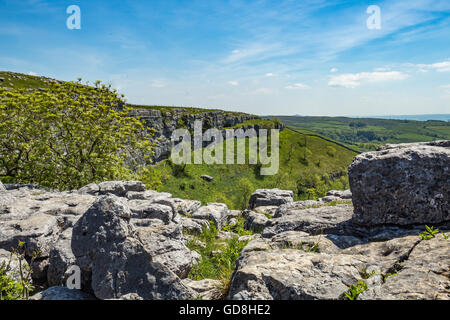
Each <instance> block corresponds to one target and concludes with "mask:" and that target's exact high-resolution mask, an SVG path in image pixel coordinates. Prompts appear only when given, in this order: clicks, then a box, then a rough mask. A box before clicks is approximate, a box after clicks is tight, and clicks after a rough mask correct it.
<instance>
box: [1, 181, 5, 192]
mask: <svg viewBox="0 0 450 320" xmlns="http://www.w3.org/2000/svg"><path fill="white" fill-rule="evenodd" d="M0 191H6V188H5V186H4V185H3V183H2V182H1V181H0Z"/></svg>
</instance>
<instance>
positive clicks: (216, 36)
mask: <svg viewBox="0 0 450 320" xmlns="http://www.w3.org/2000/svg"><path fill="white" fill-rule="evenodd" d="M70 5H78V6H79V7H80V9H81V29H80V30H69V29H68V28H67V27H66V20H67V18H68V17H69V15H68V14H67V13H66V9H67V7H68V6H70ZM369 5H377V6H379V8H380V9H381V29H375V30H374V29H369V28H367V25H366V21H367V19H368V18H369V17H370V14H368V13H367V12H366V10H367V8H368V6H369ZM0 70H8V71H16V72H22V73H31V74H38V75H45V76H49V77H54V78H57V79H62V80H75V79H77V78H78V77H82V78H83V79H85V80H89V81H91V82H92V81H95V80H102V81H104V82H107V83H111V84H112V85H113V86H114V87H116V88H117V89H119V91H121V92H122V93H124V94H125V95H126V97H127V100H128V102H131V103H137V104H156V105H176V106H196V107H217V108H222V109H226V110H239V111H244V112H249V113H255V114H261V115H263V114H302V115H331V116H333V115H353V116H363V115H396V114H428V113H450V1H449V0H441V1H440V0H418V1H414V0H396V1H321V0H314V1H313V0H310V1H308V0H306V1H301V0H286V1H285V0H276V1H269V0H266V1H263V0H259V1H251V0H245V1H244V0H220V1H219V0H164V1H163V0H161V1H157V0H152V1H142V0H128V1H127V0H120V1H118V0H108V1H106V0H102V1H100V0H90V1H87V0H83V1H75V0H71V1H59V0H53V1H43V0H20V1H19V0H14V1H12V0H1V1H0Z"/></svg>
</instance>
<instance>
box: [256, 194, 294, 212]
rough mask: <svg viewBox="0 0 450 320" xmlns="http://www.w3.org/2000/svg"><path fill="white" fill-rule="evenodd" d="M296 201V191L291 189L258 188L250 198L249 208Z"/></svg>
mask: <svg viewBox="0 0 450 320" xmlns="http://www.w3.org/2000/svg"><path fill="white" fill-rule="evenodd" d="M293 201H294V193H293V192H292V191H291V190H280V189H258V190H256V191H255V192H254V193H253V194H252V195H251V196H250V200H249V208H250V209H254V208H256V207H261V206H280V205H282V204H285V203H289V202H293Z"/></svg>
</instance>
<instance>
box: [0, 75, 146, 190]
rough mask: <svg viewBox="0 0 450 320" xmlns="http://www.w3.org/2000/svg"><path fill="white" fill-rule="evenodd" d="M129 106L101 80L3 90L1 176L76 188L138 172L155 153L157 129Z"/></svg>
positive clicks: (0, 92)
mask: <svg viewBox="0 0 450 320" xmlns="http://www.w3.org/2000/svg"><path fill="white" fill-rule="evenodd" d="M129 111H130V110H129V109H127V108H125V103H124V101H123V100H122V98H121V97H119V95H118V94H117V93H116V91H115V90H112V89H111V87H110V86H106V85H103V84H101V83H100V82H99V81H98V82H96V83H95V87H89V86H85V85H83V84H81V80H79V81H78V82H64V83H58V82H53V83H51V84H50V87H49V89H46V90H36V91H31V92H30V91H27V90H24V89H16V90H13V91H7V90H5V89H0V180H3V181H4V182H14V183H36V184H40V185H43V186H47V187H52V188H59V189H71V188H79V187H81V186H83V185H86V184H88V183H91V182H99V181H103V180H111V179H130V178H133V177H135V176H136V174H137V172H139V170H141V169H143V168H144V166H145V164H146V163H148V161H149V157H150V156H151V152H152V144H151V142H150V140H149V138H150V136H151V134H152V132H148V131H147V130H145V128H144V126H143V124H142V123H141V122H140V121H139V120H138V119H136V118H133V117H130V116H129Z"/></svg>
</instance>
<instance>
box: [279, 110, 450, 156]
mask: <svg viewBox="0 0 450 320" xmlns="http://www.w3.org/2000/svg"><path fill="white" fill-rule="evenodd" d="M277 118H278V119H279V120H281V121H282V122H283V123H284V124H285V125H286V126H288V127H290V128H292V129H294V130H298V131H300V132H303V133H306V134H313V133H315V134H319V135H322V136H324V137H327V138H330V139H332V140H335V141H338V142H341V143H343V144H345V145H347V146H349V147H351V148H353V149H356V150H358V151H361V152H362V151H368V150H375V149H376V148H377V147H379V146H380V145H382V144H386V143H408V142H422V141H423V142H425V141H434V140H448V139H450V123H449V122H445V121H435V120H433V121H431V120H430V121H415V120H390V119H371V118H346V117H296V116H278V117H277Z"/></svg>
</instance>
